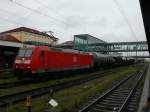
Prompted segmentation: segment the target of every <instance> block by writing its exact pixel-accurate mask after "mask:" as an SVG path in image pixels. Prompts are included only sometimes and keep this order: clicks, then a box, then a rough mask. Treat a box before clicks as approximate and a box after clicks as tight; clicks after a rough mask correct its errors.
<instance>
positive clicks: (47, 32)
mask: <svg viewBox="0 0 150 112" xmlns="http://www.w3.org/2000/svg"><path fill="white" fill-rule="evenodd" d="M43 33H46V34H48V35H50V36H52V37H54V35H53V34H54V32H53V31H43Z"/></svg>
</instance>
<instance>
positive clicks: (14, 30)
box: [1, 27, 58, 40]
mask: <svg viewBox="0 0 150 112" xmlns="http://www.w3.org/2000/svg"><path fill="white" fill-rule="evenodd" d="M20 31H24V32H29V33H34V34H38V35H42V36H47V37H50V38H53V39H54V40H58V38H56V37H54V36H52V35H48V34H46V33H44V32H41V31H38V30H35V29H31V28H27V27H19V28H15V29H12V30H8V31H4V32H1V34H5V33H11V32H20Z"/></svg>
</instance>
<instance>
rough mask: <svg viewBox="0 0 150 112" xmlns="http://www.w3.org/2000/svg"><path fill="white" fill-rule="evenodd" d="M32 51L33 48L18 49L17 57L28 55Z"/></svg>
mask: <svg viewBox="0 0 150 112" xmlns="http://www.w3.org/2000/svg"><path fill="white" fill-rule="evenodd" d="M32 53H33V49H20V50H19V52H18V57H30V56H31V55H32Z"/></svg>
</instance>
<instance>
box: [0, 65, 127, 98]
mask: <svg viewBox="0 0 150 112" xmlns="http://www.w3.org/2000/svg"><path fill="white" fill-rule="evenodd" d="M126 68H128V67H119V68H115V69H109V70H108V71H110V72H111V71H115V72H116V71H121V70H123V69H126ZM103 72H104V71H103ZM103 72H102V71H99V73H100V75H101V74H102V73H103ZM94 74H97V72H94V73H89V74H88V75H86V74H83V75H78V76H74V77H67V78H62V79H55V80H50V81H46V82H40V83H33V84H27V85H23V86H18V87H12V88H6V89H0V96H4V95H9V94H13V93H18V92H23V91H27V90H32V89H36V88H41V87H46V86H50V85H55V84H60V83H63V82H68V81H73V80H77V79H80V78H84V77H88V76H92V75H94ZM106 75H107V74H106Z"/></svg>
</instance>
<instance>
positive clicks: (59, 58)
mask: <svg viewBox="0 0 150 112" xmlns="http://www.w3.org/2000/svg"><path fill="white" fill-rule="evenodd" d="M46 54H47V56H46V58H47V61H46V62H47V67H46V68H47V69H48V71H59V70H70V69H79V68H86V67H91V66H92V65H93V58H92V56H91V55H87V54H77V53H69V52H61V51H53V50H49V51H47V52H46Z"/></svg>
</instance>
